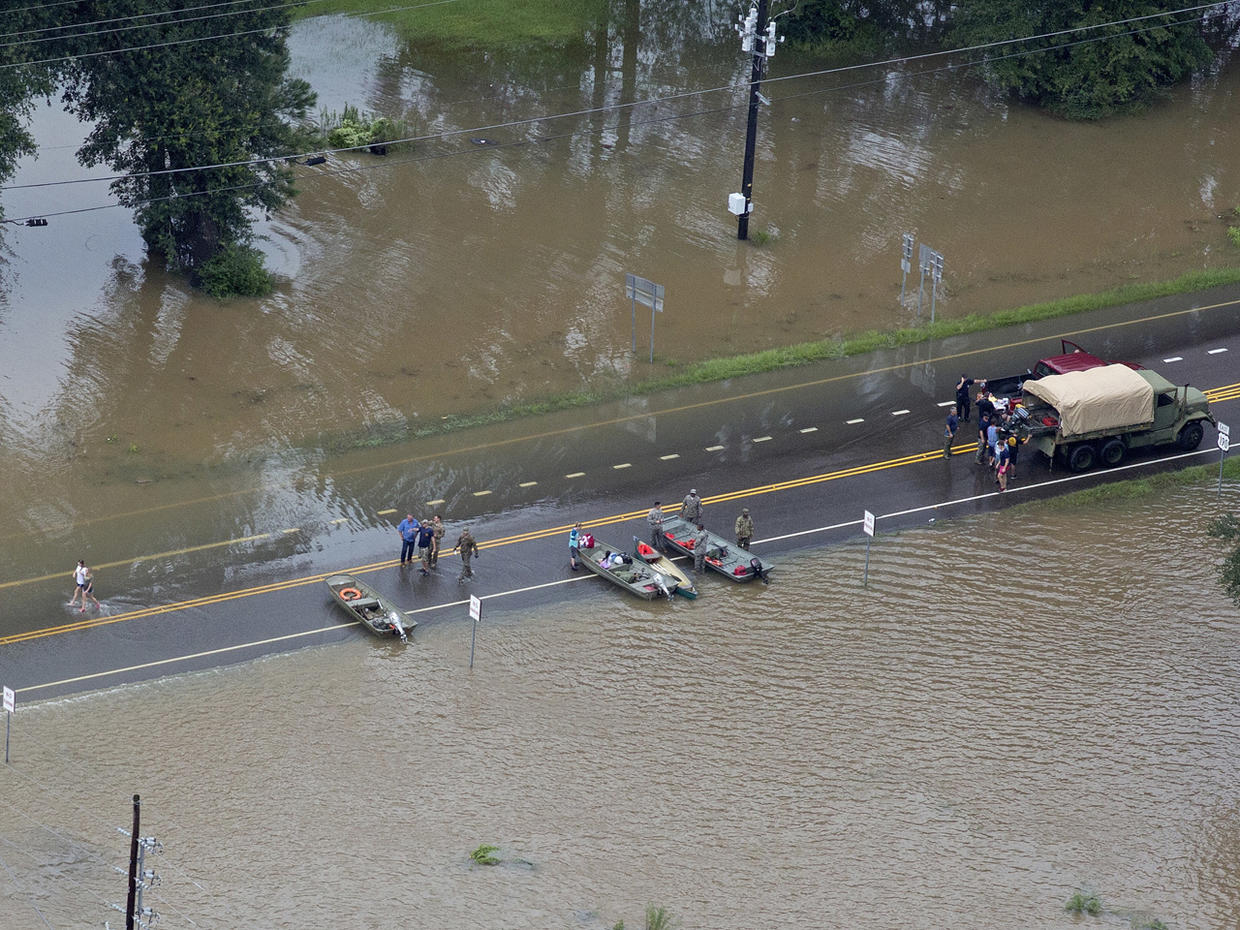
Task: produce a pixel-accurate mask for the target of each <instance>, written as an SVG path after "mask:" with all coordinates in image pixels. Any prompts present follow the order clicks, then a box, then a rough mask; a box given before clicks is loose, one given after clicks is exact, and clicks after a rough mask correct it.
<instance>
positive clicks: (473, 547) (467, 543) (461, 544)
mask: <svg viewBox="0 0 1240 930" xmlns="http://www.w3.org/2000/svg"><path fill="white" fill-rule="evenodd" d="M458 550H460V553H461V576H460V577H459V578H457V579H456V580H457V583H458V584H464V583H465V579H466V578H473V577H474V570H473V569H472V568H470V567H469V560H470V559H472V558H474V557H475V556H476V555H477V554H478V543H477V542H475V541H474V537H473V534H472V533H470V532H469V527H468V526H467V527H465V529H463V530H461V535H460V536H459V537H458V538H457V540H456V545H455V546H453V547H452V551H453V552H456V551H458Z"/></svg>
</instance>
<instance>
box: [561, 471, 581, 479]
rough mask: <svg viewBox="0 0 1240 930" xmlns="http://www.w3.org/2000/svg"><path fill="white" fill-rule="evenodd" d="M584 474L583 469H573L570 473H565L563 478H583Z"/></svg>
mask: <svg viewBox="0 0 1240 930" xmlns="http://www.w3.org/2000/svg"><path fill="white" fill-rule="evenodd" d="M585 476H586V473H585V472H584V471H575V472H571V473H570V474H567V475H565V476H564V477H565V478H584V477H585Z"/></svg>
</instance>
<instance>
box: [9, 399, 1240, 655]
mask: <svg viewBox="0 0 1240 930" xmlns="http://www.w3.org/2000/svg"><path fill="white" fill-rule="evenodd" d="M1205 395H1206V397H1207V398H1208V399H1209V400H1210V401H1211V403H1216V402H1219V401H1226V400H1235V399H1237V398H1240V382H1237V383H1235V384H1228V385H1224V386H1222V387H1218V388H1211V389H1210V390H1208V391H1206V392H1205ZM970 451H972V445H969V444H967V445H965V446H962V447H959V448H957V449H956V450H955V454H958V455H960V454H965V453H967V452H970ZM942 457H943V452H942V450H939V449H935V450H932V451H929V452H916V453H913V454H911V455H905V456H901V457H900V458H894V459H887V460H886V461H883V462H872V463H870V464H868V465H857V466H854V467H852V468H842V469H839V470H838V471H832V472H825V473H823V474H821V475H808V476H806V477H804V478H793V479H790V480H788V481H778V482H775V483H772V484H762V485H758V486H756V487H752V488H744V489H742V490H738V491H729V492H727V493H725V494H718V495H715V496H714V497H707V498H704V499H703V503H704V504H722V503H727V502H728V501H734V500H740V499H742V498H750V497H757V496H760V495H763V494H774V493H777V492H779V491H791V490H794V489H796V488H804V487H809V486H811V485H815V484H823V483H825V482H828V481H839V480H841V479H844V478H856V477H858V476H860V475H868V474H874V473H876V472H881V471H888V470H890V469H892V468H903V467H905V466H908V465H918V464H921V463H924V462H930V461H934V460H936V459H941V458H942ZM645 514H646V511H644V510H631V511H628V512H626V513H619V514H614V515H612V516H608V517H602V518H599V519H594V520H590V521H589V524H590V526H614V525H615V524H618V523H627V522H629V521H630V520H635V519H639V518H641V517H643V516H645ZM572 526H573V524H571V523H566V524H564V525H562V526H553V527H547V528H544V529H540V530H530V531H529V532H525V533H517V534H515V535H512V536H505V537H501V538H500V539H495V540H491V541H489V542H486V543H482V544H480V548H483V549H496V548H499V547H501V546H512V545H516V544H518V543H524V542H532V541H534V540H538V539H546V538H547V537H549V536H555V535H557V534H559V533H566V532H568V531H569V530H570V529H572ZM270 535H271V534H269V533H263V534H259V535H257V536H247V537H245V538H244V539H235V540H228V541H225V542H221V543H209V544H206V545H203V546H196V547H194V549H193V550H177V552H175V553H164V554H163V555H174V554H179V553H180V552H184V551H197V550H200V549H209V548H212V547H219V546H226V545H236V544H237V543H242V542H247V541H252V540H256V539H264V538H266V537H268V536H270ZM159 557H160V556H159V555H154V556H143V557H142V558H141V560H142V561H145V560H147V559H154V558H159ZM133 561H139V559H131V560H129V561H128V562H111V563H108V565H109V566H115V565H124V564H129V562H133ZM397 561H398V560H396V559H388V560H385V561H382V562H372V563H370V564H368V565H360V566H357V567H355V568H351V569H347V570H346V571H347V572H348V573H349V574H352V575H364V574H369V573H371V572H377V571H382V570H383V569H385V568H392V567H394V566H395V565H396V564H397ZM101 567H102V566H101ZM338 573H339V572H338V571H331V572H320V573H318V574H315V575H306V576H303V577H300V578H291V579H288V580H286V581H276V582H271V583H270V584H265V585H257V586H255V587H251V588H242V589H240V590H237V591H226V592H223V593H220V594H211V595H206V596H204V597H196V598H192V599H190V600H186V601H176V602H174V603H171V604H161V605H158V606H155V607H144V608H141V609H139V610H131V611H127V612H126V613H121V614H116V615H114V616H109V617H88V618H84V619H82V620H78V621H75V622H73V623H65V624H62V625H60V626H53V627H45V628H44V629H40V630H29V631H27V632H24V633H13V634H11V635H9V636H0V646H8V645H13V644H15V643H23V642H29V641H31V640H36V639H43V638H45V637H48V636H57V635H60V634H62V633H73V632H78V631H81V630H88V629H92V628H94V627H100V626H106V625H108V624H111V623H120V622H122V621H125V620H140V619H142V618H144V617H154V616H158V615H160V614H169V613H177V612H179V611H183V610H192V609H194V608H198V607H209V606H212V605H214V604H222V603H226V602H228V601H233V600H238V599H240V598H246V597H256V596H259V595H262V594H274V593H276V592H279V591H287V590H290V589H292V588H300V587H304V586H306V585H311V584H315V583H317V582H321V581H322V580H323V579H325V578H327V577H328V576H329V575H335V574H338ZM60 577H62V574H60V573H58V574H55V575H43V576H40V577H38V578H28V579H24V580H22V581H9V582H4V583H2V584H0V588H4V587H12V586H16V585H21V584H30V583H32V582H36V581H45V580H47V579H50V578H60Z"/></svg>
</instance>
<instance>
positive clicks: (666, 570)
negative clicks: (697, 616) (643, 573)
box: [633, 536, 698, 600]
mask: <svg viewBox="0 0 1240 930" xmlns="http://www.w3.org/2000/svg"><path fill="white" fill-rule="evenodd" d="M633 555H635V556H637V558H639V559H641V560H642V561H643V562H645V563H646V564H647V565H653V566H654V567H655V568H657V569H658V570H659V571H661V572H663V574H665V575H671V576H672V577H674V578H676V579H677V580H679V581H680V584H679V585H677V586H676V593H677V594H679V595H680V596H681V597H687V598H689V599H690V600H693V599H694V598H696V597H697V596H698V590H697V586H696V585H695V584H694V583H693V579H692V578H690V577H689V575H688V573H687V572H685V570H684V569H682V568H681V567H680V566H679V565H677V564H676V563H675V562H673V561H672V560H671V559H669V558H668V557H667V556H666V555H664V554H663V553H662V552H659V551H658V550H657V549H655V548H654V547H653V546H651V545H649V544H648V543H644V542H642V541H641V540H640V539H638V538H637V537H636V536H634V537H633Z"/></svg>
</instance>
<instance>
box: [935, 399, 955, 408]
mask: <svg viewBox="0 0 1240 930" xmlns="http://www.w3.org/2000/svg"><path fill="white" fill-rule="evenodd" d="M936 406H938V407H954V406H956V402H955V401H954V400H941V401H939V402H938V404H936Z"/></svg>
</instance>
